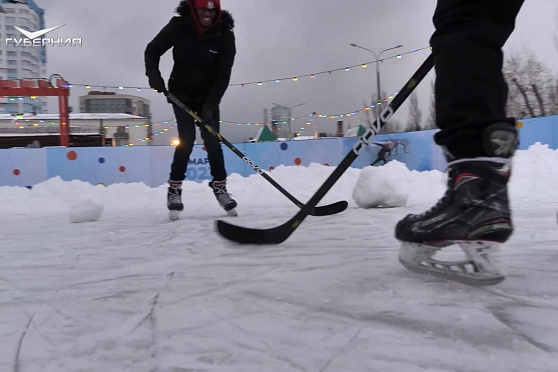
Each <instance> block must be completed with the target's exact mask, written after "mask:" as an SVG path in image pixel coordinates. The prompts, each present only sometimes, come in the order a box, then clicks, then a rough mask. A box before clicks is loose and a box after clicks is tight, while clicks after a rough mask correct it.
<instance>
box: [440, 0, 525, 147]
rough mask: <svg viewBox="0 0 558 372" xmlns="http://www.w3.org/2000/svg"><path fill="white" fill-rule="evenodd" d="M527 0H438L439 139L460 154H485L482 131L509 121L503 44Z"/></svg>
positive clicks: (510, 120) (512, 120)
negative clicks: (503, 67)
mask: <svg viewBox="0 0 558 372" xmlns="http://www.w3.org/2000/svg"><path fill="white" fill-rule="evenodd" d="M523 1H524V0H438V5H437V7H436V12H435V14H434V26H435V27H436V31H435V33H434V34H433V35H432V38H431V40H430V44H431V46H432V52H433V54H434V63H435V66H436V67H435V68H436V83H435V96H436V97H435V98H436V124H437V125H438V127H439V128H440V129H441V131H440V132H438V133H437V134H436V136H435V140H436V143H437V144H439V145H445V146H446V147H447V148H448V150H449V151H450V152H451V153H452V154H453V155H456V156H457V157H478V156H485V155H486V154H485V152H484V149H483V146H482V132H483V130H484V129H485V128H486V127H487V126H489V125H490V124H492V123H495V122H510V125H514V124H515V123H514V119H513V118H507V117H506V112H505V107H506V102H507V95H508V87H507V84H506V82H505V80H504V76H503V74H502V65H503V53H502V47H503V45H504V43H505V42H506V40H507V39H508V37H509V36H510V34H511V33H512V31H513V29H514V27H515V19H516V16H517V13H518V12H519V9H520V8H521V6H522V5H523Z"/></svg>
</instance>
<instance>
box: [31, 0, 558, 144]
mask: <svg viewBox="0 0 558 372" xmlns="http://www.w3.org/2000/svg"><path fill="white" fill-rule="evenodd" d="M36 2H37V3H38V5H39V6H40V7H42V8H44V9H45V12H46V25H47V27H50V26H54V25H58V24H61V23H65V24H66V26H65V27H63V28H60V29H58V30H56V31H53V32H52V33H51V34H49V36H50V37H81V38H82V39H83V47H82V48H49V49H48V51H47V58H48V72H49V74H50V73H58V74H61V75H62V76H64V78H66V79H67V80H68V81H70V82H71V83H75V84H91V85H107V86H119V85H123V86H142V87H145V86H147V79H146V77H145V75H144V62H143V53H144V49H145V46H146V45H147V43H148V42H149V41H150V40H151V39H152V38H153V37H154V36H155V35H156V34H157V32H158V31H159V30H160V29H161V28H162V27H163V26H164V25H166V24H167V22H168V21H169V19H170V18H171V17H172V16H173V15H174V9H175V8H176V6H177V5H178V3H179V1H178V0H150V1H147V0H146V1H139V0H36ZM221 3H222V7H223V9H227V10H229V11H230V12H231V13H232V14H233V17H234V18H235V21H236V28H235V34H236V40H237V57H236V62H235V66H234V67H233V74H232V78H231V83H232V84H239V83H245V82H253V81H259V80H267V79H275V78H285V77H291V76H296V75H304V74H312V73H317V72H320V71H327V70H332V69H337V68H343V67H345V66H349V65H356V64H359V63H362V62H367V61H372V60H374V57H373V55H372V54H371V53H369V52H367V51H364V50H361V49H357V48H353V47H350V46H349V44H350V43H357V44H359V45H362V46H365V47H367V48H370V49H372V50H375V51H376V52H379V51H380V50H382V49H386V48H389V47H392V46H395V45H398V44H403V45H404V47H403V48H401V49H399V50H398V51H400V52H403V53H404V52H409V51H411V50H413V49H418V48H423V47H427V46H428V41H429V38H430V35H431V33H432V31H433V26H432V14H433V12H434V8H435V5H436V0H399V1H385V0H383V1H380V0H342V1H341V0H336V1H333V0H222V1H221ZM557 24H558V3H557V2H556V0H526V2H525V5H524V7H523V9H522V13H521V14H520V17H519V19H518V25H517V29H516V32H515V34H514V35H513V36H512V38H511V39H510V40H509V42H508V45H507V46H506V48H505V50H506V51H507V52H520V51H523V50H530V51H532V52H534V53H535V55H536V56H537V57H538V58H539V59H541V60H542V61H543V62H544V63H545V65H546V66H547V67H549V68H551V69H554V71H555V72H556V69H555V66H558V63H556V62H557V60H558V50H557V48H558V47H557V46H556V44H555V43H554V40H553V37H558V27H557ZM390 53H391V52H386V53H384V54H383V56H382V57H385V56H390V55H391V54H390ZM427 53H428V52H427V51H419V52H416V53H412V54H409V55H407V56H405V57H403V58H402V59H391V60H387V61H385V62H383V63H382V64H381V65H380V69H381V84H382V91H385V92H386V93H392V92H395V91H397V90H398V89H400V88H401V87H402V85H403V84H404V83H405V82H406V81H407V79H408V78H409V77H410V76H411V74H412V73H413V72H414V71H415V70H416V68H417V67H418V66H419V65H420V64H421V63H422V61H423V60H424V59H425V58H426V56H427ZM171 68H172V58H171V53H170V51H169V52H168V53H167V54H166V55H165V56H164V57H163V60H162V63H161V71H162V73H163V76H164V77H165V79H167V78H168V75H169V73H170V71H171ZM431 75H433V74H431ZM430 80H432V76H429V78H428V80H427V81H425V82H423V84H422V85H421V86H420V87H419V88H418V90H417V91H418V94H419V101H420V103H421V105H422V111H423V117H426V116H428V110H429V100H430V97H429V96H430ZM119 92H122V93H124V92H125V93H128V94H134V95H141V96H144V97H146V98H148V99H150V100H151V104H152V112H153V115H154V116H153V119H154V121H162V120H166V119H172V118H173V117H174V115H173V113H172V110H171V108H170V105H168V104H167V103H166V101H165V100H164V99H163V97H162V95H160V94H157V93H154V92H151V91H145V90H144V91H142V92H136V91H135V90H133V89H130V90H125V91H119ZM375 92H376V80H375V66H374V65H369V66H368V68H366V69H363V68H358V69H353V70H351V71H350V72H344V71H343V72H336V73H332V74H325V75H319V76H318V77H316V78H315V79H310V78H304V79H300V80H299V81H298V82H291V81H284V82H281V83H278V84H277V83H267V84H264V85H263V86H257V85H249V86H245V87H235V86H233V87H230V88H229V89H228V91H227V93H226V94H225V97H224V99H223V102H222V104H221V117H222V119H223V120H229V121H238V122H262V121H263V110H264V108H270V107H271V103H272V102H275V103H279V104H283V105H285V106H294V105H297V104H299V103H305V105H303V106H300V107H298V108H295V109H294V111H293V116H295V117H297V116H301V115H304V114H307V113H311V112H318V113H324V114H330V115H333V114H341V113H346V112H351V111H354V110H357V109H359V108H362V107H363V106H364V102H365V100H366V101H368V100H369V99H370V97H371V95H372V94H375ZM86 93H87V90H86V89H85V88H74V89H73V90H72V98H71V100H70V103H71V105H72V106H73V107H74V108H75V112H77V110H78V101H77V97H79V96H80V95H83V94H86ZM49 107H50V111H51V112H54V111H56V107H57V106H56V104H55V102H53V103H52V104H50V106H49ZM407 113H408V107H407V106H406V105H405V106H403V107H402V108H401V109H400V111H399V113H398V114H397V115H396V116H395V117H394V119H395V120H398V121H401V122H403V121H405V119H406V116H407ZM362 120H363V117H362V116H361V115H358V116H353V117H351V118H349V119H345V122H346V123H348V124H350V125H352V126H355V125H358V124H360V123H361V122H362ZM302 123H303V122H302V121H298V122H296V124H295V125H294V127H299V125H298V124H302ZM317 125H318V130H319V131H320V132H322V131H324V132H325V131H329V132H332V131H333V130H334V127H335V120H331V119H319V120H318V121H317ZM256 131H257V127H255V126H252V127H247V126H237V125H229V124H223V125H222V127H221V132H222V134H223V135H224V136H225V137H226V138H227V139H229V140H231V141H242V140H247V139H248V138H249V137H251V136H253V135H254V134H255V132H256ZM303 134H304V135H311V134H312V131H311V130H310V129H308V130H306V131H305V132H304V133H303ZM173 136H175V134H174V133H170V134H166V135H165V136H161V137H160V138H158V140H157V142H156V143H159V144H163V143H164V144H168V143H169V141H170V138H171V137H173Z"/></svg>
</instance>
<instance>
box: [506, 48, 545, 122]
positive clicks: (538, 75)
mask: <svg viewBox="0 0 558 372" xmlns="http://www.w3.org/2000/svg"><path fill="white" fill-rule="evenodd" d="M504 76H505V78H506V81H507V83H508V86H509V93H508V104H507V107H506V110H507V115H509V116H512V117H516V118H527V117H536V116H544V115H547V114H549V113H550V112H552V111H554V107H553V105H552V98H551V97H552V93H553V89H554V79H553V78H552V74H551V73H550V70H549V69H548V68H547V67H546V66H545V65H544V64H543V63H542V62H541V61H539V60H538V59H537V58H536V57H535V56H534V55H533V54H532V53H530V52H524V53H521V54H514V55H512V56H511V57H509V58H507V59H506V61H505V63H504Z"/></svg>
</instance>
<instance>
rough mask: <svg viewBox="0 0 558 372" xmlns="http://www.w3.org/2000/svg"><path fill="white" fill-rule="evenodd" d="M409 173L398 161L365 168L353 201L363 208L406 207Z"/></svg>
mask: <svg viewBox="0 0 558 372" xmlns="http://www.w3.org/2000/svg"><path fill="white" fill-rule="evenodd" d="M409 173H410V172H409V169H408V168H407V167H406V166H405V164H403V163H400V162H398V161H391V162H389V163H387V164H386V165H384V166H382V167H370V166H368V167H365V168H363V169H362V170H361V171H360V174H359V176H358V179H357V182H356V184H355V187H354V189H353V195H352V196H353V200H354V201H355V203H356V204H357V205H358V206H359V207H361V208H376V207H404V206H406V205H407V199H408V197H409Z"/></svg>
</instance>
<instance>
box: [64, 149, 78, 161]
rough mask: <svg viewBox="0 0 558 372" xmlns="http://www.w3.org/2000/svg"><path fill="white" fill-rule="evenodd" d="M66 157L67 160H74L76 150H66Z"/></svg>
mask: <svg viewBox="0 0 558 372" xmlns="http://www.w3.org/2000/svg"><path fill="white" fill-rule="evenodd" d="M66 157H67V158H68V160H70V161H74V160H76V159H77V152H75V151H68V152H67V153H66Z"/></svg>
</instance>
